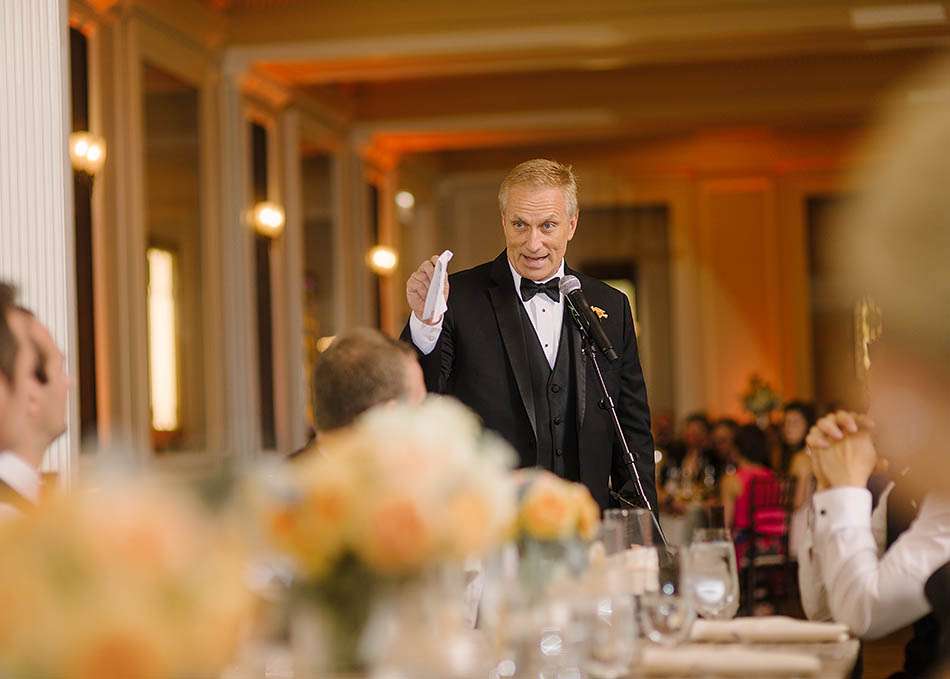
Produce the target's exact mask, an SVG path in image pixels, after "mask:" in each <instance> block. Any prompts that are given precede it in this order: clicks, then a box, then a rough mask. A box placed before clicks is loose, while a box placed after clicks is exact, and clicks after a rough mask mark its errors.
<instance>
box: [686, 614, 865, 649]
mask: <svg viewBox="0 0 950 679" xmlns="http://www.w3.org/2000/svg"><path fill="white" fill-rule="evenodd" d="M847 638H848V626H847V625H840V624H838V623H832V622H811V621H809V620H796V619H795V618H787V617H784V616H779V615H775V616H770V617H761V618H736V619H735V620H697V621H696V624H694V625H693V631H692V633H691V634H690V640H691V641H712V642H726V643H729V642H742V643H747V644H753V643H793V644H818V643H834V642H838V641H845V640H846V639H847Z"/></svg>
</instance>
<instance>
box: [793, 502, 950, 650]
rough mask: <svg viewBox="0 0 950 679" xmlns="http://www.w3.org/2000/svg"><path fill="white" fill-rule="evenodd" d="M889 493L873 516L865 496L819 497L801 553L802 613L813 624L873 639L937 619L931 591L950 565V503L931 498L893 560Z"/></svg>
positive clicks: (897, 543) (895, 550)
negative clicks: (932, 581)
mask: <svg viewBox="0 0 950 679" xmlns="http://www.w3.org/2000/svg"><path fill="white" fill-rule="evenodd" d="M892 487H893V486H891V487H889V488H888V489H887V490H886V491H885V493H884V495H882V497H881V501H880V502H879V503H878V506H877V508H876V509H875V510H874V512H873V513H872V511H871V493H870V491H868V490H867V489H865V488H832V489H830V490H825V491H821V492H818V493H815V496H814V498H813V500H812V514H811V516H810V517H809V518H810V521H809V528H808V530H807V531H806V532H805V535H804V536H803V540H802V545H801V550H800V552H799V583H800V585H801V593H802V607H803V608H804V609H805V613H806V615H808V617H809V618H811V619H813V620H815V619H828V618H831V619H833V620H835V621H836V622H840V623H844V624H846V625H848V627H850V628H851V631H852V632H853V633H854V634H855V635H856V636H859V637H862V638H865V639H877V638H880V637H882V636H885V635H887V634H890V633H891V632H894V631H895V630H898V629H901V628H902V627H906V626H907V625H909V624H911V623H913V622H914V621H916V620H918V619H919V618H921V617H923V616H925V615H927V614H928V613H929V612H930V605H929V604H928V603H927V600H926V598H925V597H924V583H925V582H926V581H927V578H929V577H930V575H931V574H932V573H933V572H934V571H935V570H937V568H939V567H940V566H942V565H943V564H945V563H946V562H947V561H950V499H948V498H946V497H942V496H938V495H936V494H929V495H927V496H926V497H925V498H924V501H923V503H922V504H921V507H920V511H919V512H918V514H917V518H916V519H915V520H914V522H913V523H912V524H911V525H910V528H908V529H907V531H905V532H904V533H903V534H902V535H901V536H900V537H899V538H898V539H897V541H895V542H894V544H892V545H891V548H890V549H888V550H887V551H886V552H885V551H884V545H885V544H886V528H885V524H886V511H887V509H886V502H887V497H888V496H889V494H890V491H891V488H892Z"/></svg>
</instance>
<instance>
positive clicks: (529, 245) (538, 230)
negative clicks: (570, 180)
mask: <svg viewBox="0 0 950 679" xmlns="http://www.w3.org/2000/svg"><path fill="white" fill-rule="evenodd" d="M501 225H502V229H504V232H505V244H506V245H505V247H506V250H507V253H508V261H510V262H511V265H512V266H513V267H514V268H515V271H517V272H518V273H519V274H520V275H521V276H522V277H524V278H527V279H529V280H532V281H543V280H545V279H548V278H551V277H552V276H553V275H554V274H555V273H557V270H558V267H560V265H561V260H563V259H564V253H565V252H567V244H568V242H569V241H570V240H571V239H572V238H573V237H574V231H575V230H576V229H577V215H576V214H575V215H570V214H568V211H567V201H565V200H564V191H563V190H562V189H559V188H544V187H536V186H514V187H512V188H511V190H510V191H509V192H508V202H507V205H506V206H505V214H503V215H502V217H501Z"/></svg>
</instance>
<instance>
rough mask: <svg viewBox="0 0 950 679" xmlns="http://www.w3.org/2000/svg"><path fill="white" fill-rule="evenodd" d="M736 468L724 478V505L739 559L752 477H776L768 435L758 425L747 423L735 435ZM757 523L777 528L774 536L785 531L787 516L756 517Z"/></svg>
mask: <svg viewBox="0 0 950 679" xmlns="http://www.w3.org/2000/svg"><path fill="white" fill-rule="evenodd" d="M736 449H737V453H736V459H735V467H736V469H735V471H734V472H732V473H729V474H726V475H725V476H724V477H723V479H722V488H721V494H722V506H723V515H724V517H725V521H726V527H728V528H731V529H732V531H733V535H735V536H736V541H737V548H738V550H739V557H740V561H741V560H742V556H743V553H744V551H745V550H744V545H743V541H742V535H741V534H742V532H743V531H744V530H746V529H747V528H749V527H750V525H751V512H752V511H754V509H753V507H751V506H750V505H751V502H752V498H751V494H750V489H751V485H752V481H753V479H774V478H775V473H774V472H773V471H772V470H771V469H769V466H768V465H769V448H768V438H767V437H766V435H765V432H763V431H762V430H761V429H760V428H759V427H758V426H756V425H754V424H747V425H745V426H743V427H740V428H739V431H738V432H737V434H736ZM756 522H757V524H761V525H767V526H770V527H774V537H776V538H778V537H781V536H782V535H783V534H784V530H785V516H784V514H783V515H782V516H777V515H776V516H774V517H770V516H762V517H756Z"/></svg>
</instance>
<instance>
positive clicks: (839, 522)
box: [812, 488, 871, 541]
mask: <svg viewBox="0 0 950 679" xmlns="http://www.w3.org/2000/svg"><path fill="white" fill-rule="evenodd" d="M812 502H813V503H814V506H815V536H816V538H817V537H818V536H819V535H828V534H831V533H835V532H837V531H839V530H842V529H845V528H867V529H868V530H869V531H870V530H871V491H869V490H868V489H867V488H832V489H830V490H823V491H821V492H818V493H815V496H814V498H813V499H812ZM816 541H817V540H816Z"/></svg>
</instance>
